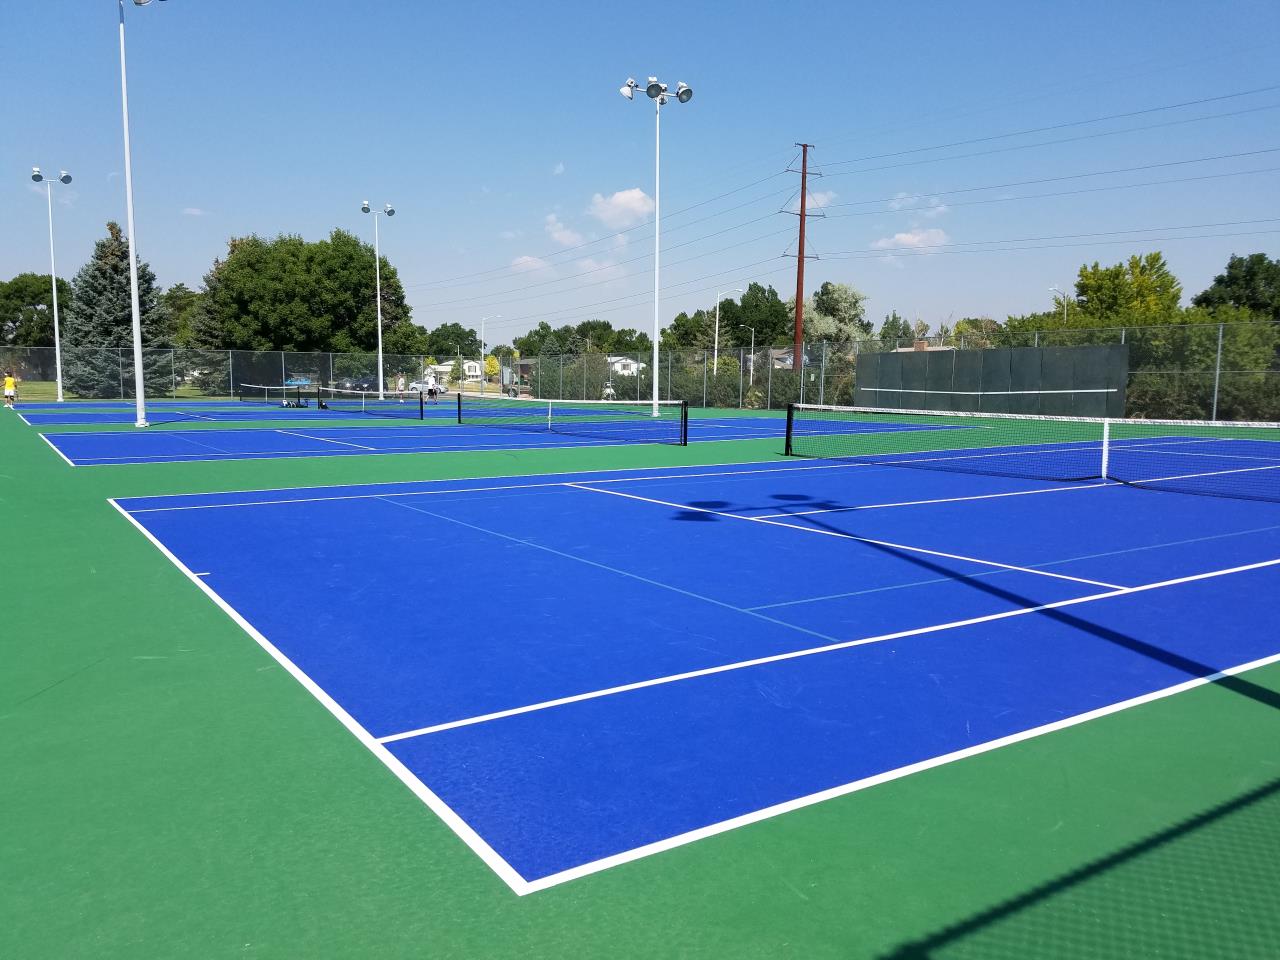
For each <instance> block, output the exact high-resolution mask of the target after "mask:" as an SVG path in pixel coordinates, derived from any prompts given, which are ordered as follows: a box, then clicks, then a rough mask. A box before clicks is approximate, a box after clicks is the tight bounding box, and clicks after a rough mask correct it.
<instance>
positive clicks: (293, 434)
mask: <svg viewBox="0 0 1280 960" xmlns="http://www.w3.org/2000/svg"><path fill="white" fill-rule="evenodd" d="M271 432H272V433H283V434H284V435H285V436H289V437H302V439H303V440H320V441H322V442H324V443H336V444H338V445H339V446H341V447H355V448H356V449H358V450H378V449H380V448H378V447H366V446H365V445H364V444H362V443H350V442H348V441H346V440H330V439H329V438H328V437H313V436H311V434H309V433H298V432H297V431H296V430H272V431H271ZM282 452H284V451H282Z"/></svg>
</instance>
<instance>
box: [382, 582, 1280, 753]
mask: <svg viewBox="0 0 1280 960" xmlns="http://www.w3.org/2000/svg"><path fill="white" fill-rule="evenodd" d="M1277 565H1280V559H1275V560H1262V561H1260V562H1258V563H1250V564H1244V565H1242V566H1238V567H1229V568H1227V569H1224V570H1211V571H1209V572H1208V573H1194V574H1191V575H1189V576H1185V577H1177V578H1175V579H1173V580H1161V581H1159V582H1156V583H1145V584H1142V585H1140V586H1136V587H1117V588H1116V589H1114V590H1108V591H1106V592H1105V593H1091V594H1088V595H1086V596H1083V597H1071V598H1069V599H1067V600H1055V601H1053V602H1052V603H1041V604H1036V605H1035V606H1031V607H1019V608H1018V609H1016V610H1004V611H1001V612H999V613H988V614H985V615H983V616H981V617H970V618H968V619H966V620H951V621H948V622H947V623H937V624H933V625H931V626H927V627H915V628H913V629H910V630H898V631H895V632H894V633H882V634H878V635H876V636H873V637H861V638H859V639H857V640H842V641H838V642H836V643H830V644H826V645H825V646H821V647H809V648H807V649H805V650H791V651H788V652H786V653H775V654H771V655H770V656H767V657H754V658H752V659H750V660H738V661H736V662H734V663H725V664H721V665H719V666H716V667H704V668H702V669H700V670H688V671H685V672H684V673H674V674H670V675H668V676H665V677H654V678H652V679H650V680H639V681H636V682H634V683H624V684H619V685H618V686H614V687H605V688H603V689H600V690H590V691H588V692H586V693H578V694H573V695H572V696H567V697H557V698H556V699H554V700H543V701H541V702H539V703H531V704H527V705H525V706H522V707H512V708H510V709H508V710H495V711H494V712H493V713H485V714H481V715H480V716H475V717H467V718H465V719H462V720H450V721H447V722H445V723H437V724H433V725H431V726H429V727H419V728H417V729H415V730H405V731H403V732H401V733H393V734H390V735H388V736H385V737H379V738H378V742H379V743H395V742H397V741H400V740H410V739H413V738H415V737H422V736H427V735H429V734H433V733H442V732H443V731H445V730H454V729H457V728H458V727H469V726H473V725H475V724H477V723H488V722H489V721H491V720H501V719H504V718H506V717H515V716H520V715H522V714H526V713H534V712H537V711H540V710H550V709H552V708H554V707H562V706H565V705H567V704H570V703H581V702H582V701H584V700H598V699H600V698H601V697H611V696H616V695H617V694H621V693H629V692H631V691H633V690H644V689H647V688H649V687H659V686H665V685H667V684H670V683H679V682H681V681H683V680H694V679H697V678H699V677H709V676H713V675H715V674H719V673H730V672H732V671H737V670H747V669H750V668H752V667H759V666H764V665H766V664H771V663H782V662H784V661H786V660H797V659H799V658H801V657H812V656H815V655H817V654H823V653H833V652H835V651H837V650H849V649H852V648H854V647H865V646H867V645H869V644H873V643H884V642H886V641H889V640H901V639H903V638H905V637H919V636H924V635H926V634H931V633H942V632H944V631H947V630H956V629H959V628H961V627H971V626H974V625H976V624H979V623H991V622H993V621H996V620H1008V619H1009V618H1011V617H1023V616H1026V615H1027V614H1029V613H1041V612H1043V611H1045V610H1058V609H1060V608H1062V607H1071V606H1075V605H1077V604H1081V603H1093V602H1094V601H1096V600H1107V599H1109V598H1111V597H1123V596H1128V595H1130V594H1134V593H1145V592H1147V591H1150V590H1160V589H1163V588H1165V587H1172V586H1177V585H1179V584H1184V583H1191V582H1193V581H1197V580H1209V579H1212V578H1215V577H1225V576H1227V575H1229V574H1233V573H1243V572H1245V571H1248V570H1258V569H1261V568H1263V567H1273V566H1277Z"/></svg>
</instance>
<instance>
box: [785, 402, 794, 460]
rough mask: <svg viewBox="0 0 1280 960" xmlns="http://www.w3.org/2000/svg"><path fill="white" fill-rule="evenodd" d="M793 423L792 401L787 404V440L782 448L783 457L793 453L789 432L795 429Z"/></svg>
mask: <svg viewBox="0 0 1280 960" xmlns="http://www.w3.org/2000/svg"><path fill="white" fill-rule="evenodd" d="M795 425H796V405H795V404H794V403H788V404H787V442H786V445H785V446H784V447H783V448H782V455H783V456H784V457H791V456H794V455H795V454H794V452H793V451H792V449H791V434H792V432H793V431H794V430H795Z"/></svg>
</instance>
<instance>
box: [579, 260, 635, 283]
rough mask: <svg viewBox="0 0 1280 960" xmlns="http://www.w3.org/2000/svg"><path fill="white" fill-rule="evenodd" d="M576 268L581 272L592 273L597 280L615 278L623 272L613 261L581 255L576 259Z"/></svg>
mask: <svg viewBox="0 0 1280 960" xmlns="http://www.w3.org/2000/svg"><path fill="white" fill-rule="evenodd" d="M578 268H579V269H580V270H581V271H582V272H583V273H590V274H592V275H593V276H594V277H595V279H598V280H616V279H617V278H618V277H620V276H621V275H622V274H623V272H624V271H623V269H622V268H621V267H620V266H618V264H617V263H615V262H614V261H612V260H597V259H595V258H594V257H583V258H582V259H581V260H579V261H578Z"/></svg>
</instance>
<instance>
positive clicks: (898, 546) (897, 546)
mask: <svg viewBox="0 0 1280 960" xmlns="http://www.w3.org/2000/svg"><path fill="white" fill-rule="evenodd" d="M588 482H590V481H588ZM565 486H566V487H573V488H574V489H575V490H587V491H590V492H591V493H603V494H607V495H608V496H611V497H626V498H627V499H628V500H639V501H641V502H642V503H654V504H657V505H658V506H661V507H671V508H673V509H676V510H690V511H694V512H696V513H709V514H711V515H712V516H716V517H726V518H728V519H730V520H745V521H748V522H750V523H763V524H767V525H769V526H771V527H784V528H786V529H787V530H799V531H801V532H803V533H816V534H819V535H821V536H826V537H838V538H840V539H841V540H854V541H857V542H858V543H869V544H872V545H873V546H877V547H888V548H890V549H892V550H905V551H907V552H908V553H922V554H926V555H927V556H931V557H943V558H945V559H947V560H963V561H965V562H966V563H976V564H979V565H981V566H984V567H999V568H1000V569H1001V570H1015V571H1017V572H1018V573H1033V574H1035V575H1036V576H1038V577H1052V578H1053V579H1055V580H1070V581H1072V582H1073V583H1085V584H1088V585H1089V586H1091V587H1106V588H1108V589H1109V590H1123V589H1124V587H1122V586H1121V585H1120V584H1118V583H1106V582H1104V581H1102V580H1090V579H1088V578H1086V577H1072V576H1069V575H1067V574H1065V573H1053V572H1051V571H1049V570H1035V569H1033V568H1031V567H1019V566H1016V565H1015V564H1011V563H1000V562H999V561H997V560H980V559H978V558H977V557H966V556H963V555H961V554H958V553H944V552H943V551H941V550H930V549H928V548H926V547H910V546H907V545H906V544H903V543H892V542H890V541H888V540H874V539H872V538H871V537H859V536H857V535H856V534H852V533H842V532H840V531H838V530H822V529H820V528H818V527H801V526H797V525H795V524H794V523H779V522H778V521H777V520H767V519H765V518H764V517H752V516H746V515H743V514H737V513H724V512H723V511H721V510H710V509H708V508H706V507H692V506H688V505H687V504H682V503H672V502H671V501H669V500H655V499H652V498H650V497H641V496H637V495H636V494H634V493H623V492H622V491H620V490H600V489H597V488H595V487H588V486H584V485H582V484H579V483H566V484H565Z"/></svg>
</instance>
